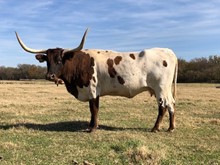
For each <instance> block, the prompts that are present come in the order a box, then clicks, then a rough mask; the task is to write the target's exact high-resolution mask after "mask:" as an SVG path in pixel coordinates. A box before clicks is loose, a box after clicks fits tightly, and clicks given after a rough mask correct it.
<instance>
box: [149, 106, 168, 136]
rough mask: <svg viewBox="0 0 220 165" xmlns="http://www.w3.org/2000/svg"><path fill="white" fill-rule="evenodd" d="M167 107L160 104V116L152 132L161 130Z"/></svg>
mask: <svg viewBox="0 0 220 165" xmlns="http://www.w3.org/2000/svg"><path fill="white" fill-rule="evenodd" d="M166 111H167V108H166V107H165V108H164V107H163V106H162V103H160V104H159V110H158V116H157V121H156V123H155V125H154V127H153V128H152V130H151V132H157V131H160V123H161V121H162V119H163V116H164V114H165V113H166Z"/></svg>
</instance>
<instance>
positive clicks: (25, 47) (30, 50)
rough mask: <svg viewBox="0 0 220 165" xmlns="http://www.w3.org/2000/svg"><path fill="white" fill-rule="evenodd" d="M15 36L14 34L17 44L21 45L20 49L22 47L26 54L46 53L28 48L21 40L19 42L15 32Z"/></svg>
mask: <svg viewBox="0 0 220 165" xmlns="http://www.w3.org/2000/svg"><path fill="white" fill-rule="evenodd" d="M15 34H16V37H17V40H18V42H19V44H20V45H21V47H22V48H23V49H24V50H25V51H27V52H29V53H46V52H47V50H36V49H31V48H28V47H27V46H26V45H25V44H24V43H23V42H22V40H21V39H20V37H19V36H18V34H17V32H15Z"/></svg>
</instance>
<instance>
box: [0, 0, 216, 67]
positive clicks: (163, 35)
mask: <svg viewBox="0 0 220 165" xmlns="http://www.w3.org/2000/svg"><path fill="white" fill-rule="evenodd" d="M87 27H88V28H89V32H88V35H87V40H86V43H85V46H84V48H96V49H112V50H115V51H141V50H143V49H147V48H152V47H167V48H170V49H172V50H173V51H174V52H175V53H176V55H177V57H178V58H183V59H186V60H191V59H194V58H199V57H208V56H210V55H216V54H217V55H218V54H220V1H219V0H208V1H207V0H200V1H193V0H168V1H163V0H138V1H137V0H111V1H103V0H93V1H88V0H87V1H86V0H65V1H61V0H46V1H45V0H37V1H28V0H19V1H18V0H0V66H13V67H14V66H17V64H24V63H26V64H36V65H42V64H40V63H38V61H36V60H35V58H34V55H33V54H29V53H26V52H24V51H23V50H22V49H21V47H20V46H19V44H18V42H17V40H16V38H15V33H14V32H15V31H17V32H18V34H19V35H20V37H21V38H22V40H23V41H24V43H25V44H26V45H27V46H29V47H31V48H35V49H47V48H55V47H62V48H74V47H76V46H78V44H79V42H80V40H81V37H82V35H83V33H84V31H85V29H86V28H87ZM44 65H45V64H43V66H44Z"/></svg>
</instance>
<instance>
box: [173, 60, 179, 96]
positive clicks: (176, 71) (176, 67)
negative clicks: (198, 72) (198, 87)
mask: <svg viewBox="0 0 220 165" xmlns="http://www.w3.org/2000/svg"><path fill="white" fill-rule="evenodd" d="M177 74H178V60H177V61H176V66H175V71H174V76H173V83H174V87H173V98H174V100H175V99H176V91H177Z"/></svg>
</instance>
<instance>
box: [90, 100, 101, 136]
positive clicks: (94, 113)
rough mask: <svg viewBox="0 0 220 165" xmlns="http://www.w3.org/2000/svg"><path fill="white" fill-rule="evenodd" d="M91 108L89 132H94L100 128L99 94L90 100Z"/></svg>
mask: <svg viewBox="0 0 220 165" xmlns="http://www.w3.org/2000/svg"><path fill="white" fill-rule="evenodd" d="M89 108H90V112H91V120H90V123H89V127H90V128H89V132H93V131H95V130H96V129H97V128H98V111H99V96H97V97H96V98H95V99H90V100H89Z"/></svg>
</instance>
